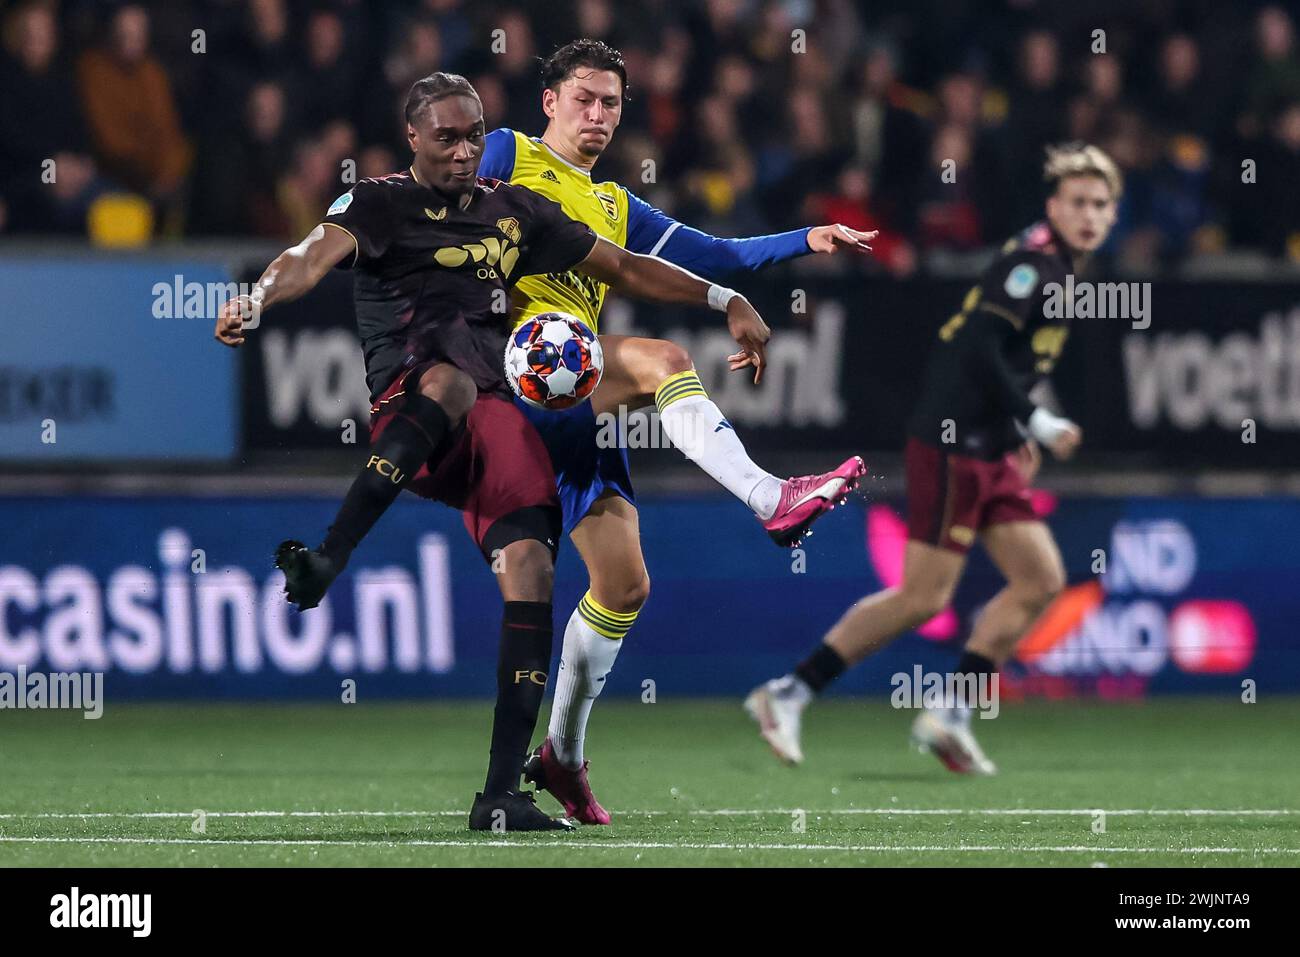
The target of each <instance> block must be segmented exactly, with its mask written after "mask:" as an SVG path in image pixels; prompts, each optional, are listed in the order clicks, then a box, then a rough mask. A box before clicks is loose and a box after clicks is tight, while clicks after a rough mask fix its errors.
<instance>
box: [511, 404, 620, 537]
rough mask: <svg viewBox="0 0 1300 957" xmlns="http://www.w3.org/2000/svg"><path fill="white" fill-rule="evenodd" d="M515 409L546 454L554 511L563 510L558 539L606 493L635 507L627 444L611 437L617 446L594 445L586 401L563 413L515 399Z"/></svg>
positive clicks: (591, 414) (593, 422) (592, 423)
mask: <svg viewBox="0 0 1300 957" xmlns="http://www.w3.org/2000/svg"><path fill="white" fill-rule="evenodd" d="M515 405H516V406H518V407H519V409H520V410H521V411H522V412H523V413H524V415H525V416H527V418H528V421H530V422H532V423H533V425H534V426H535V427H536V429H537V431H538V432H539V433H540V434H541V436H542V442H544V443H545V444H546V449H547V451H548V452H550V453H551V467H552V468H554V469H555V485H556V489H557V491H558V492H559V494H560V507H561V508H562V509H563V510H564V534H566V535H567V534H569V532H571V531H573V528H574V526H575V525H577V524H578V523H579V522H580V521H582V520H583V518H585V517H586V515H587V512H589V511H590V510H591V506H592V504H593V503H595V501H596V499H598V498H600V496H601V495H603V494H604V493H605V492H606V491H612V492H614V493H615V494H617V495H621V496H622V497H623V498H625V499H627V500H628V501H629V502H631V503H632V504H633V505H635V504H636V495H635V493H634V492H633V491H632V476H631V474H630V473H629V471H628V466H627V443H625V442H624V441H623V440H622V436H620V435H617V434H616V433H615V436H614V437H615V438H616V439H617V441H614V442H613V443H610V446H609V447H608V448H601V445H600V443H599V442H598V441H597V436H598V435H599V432H600V429H599V427H598V426H597V424H596V413H595V412H594V411H593V410H592V408H591V402H590V401H587V402H584V403H582V404H581V405H579V406H575V407H574V408H572V409H566V410H565V411H563V412H551V411H549V410H547V409H537V408H534V407H533V406H531V405H529V404H528V403H527V402H525V401H523V400H522V399H519V398H516V399H515Z"/></svg>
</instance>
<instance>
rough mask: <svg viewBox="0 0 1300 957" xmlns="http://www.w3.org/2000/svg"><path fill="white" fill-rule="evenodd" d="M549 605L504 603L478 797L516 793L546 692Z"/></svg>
mask: <svg viewBox="0 0 1300 957" xmlns="http://www.w3.org/2000/svg"><path fill="white" fill-rule="evenodd" d="M553 628H554V625H553V622H552V610H551V603H550V602H540V601H508V602H506V608H505V616H504V618H503V619H502V622H501V653H500V657H499V658H498V659H497V706H496V711H495V712H494V713H493V717H492V755H491V759H490V760H489V762H488V773H487V783H486V784H485V785H483V794H484V795H485V796H487V797H497V796H499V795H501V794H504V793H505V792H506V791H516V790H518V789H519V775H520V774H522V773H523V770H524V759H525V758H526V757H527V751H528V745H529V743H530V742H531V741H532V737H533V731H534V729H535V728H536V727H537V713H538V711H539V710H541V707H542V697H543V695H545V693H546V671H547V669H548V668H549V667H550V666H551V636H552V632H553Z"/></svg>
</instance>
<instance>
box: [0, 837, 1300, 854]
mask: <svg viewBox="0 0 1300 957" xmlns="http://www.w3.org/2000/svg"><path fill="white" fill-rule="evenodd" d="M0 844H149V845H172V844H176V845H224V846H237V847H388V848H397V847H472V848H489V847H490V848H498V847H514V848H519V847H524V848H528V847H580V848H592V849H600V850H626V851H637V850H671V851H848V852H851V853H887V852H904V853H942V854H950V853H972V852H974V853H1013V854H1034V853H1050V854H1300V848H1297V847H1088V846H1087V845H1076V844H1066V845H1003V844H959V845H934V844H753V843H747V844H725V843H669V842H659V841H566V840H546V841H511V840H506V839H504V838H503V839H492V838H488V839H485V840H482V841H453V840H443V841H421V840H414V841H352V840H345V841H326V840H275V839H266V838H249V839H237V838H148V837H4V836H0Z"/></svg>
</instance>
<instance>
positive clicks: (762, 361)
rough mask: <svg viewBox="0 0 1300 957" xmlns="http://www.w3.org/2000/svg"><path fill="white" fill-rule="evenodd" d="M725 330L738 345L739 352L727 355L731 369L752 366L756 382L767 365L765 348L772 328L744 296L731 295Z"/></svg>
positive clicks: (735, 369)
mask: <svg viewBox="0 0 1300 957" xmlns="http://www.w3.org/2000/svg"><path fill="white" fill-rule="evenodd" d="M727 330H728V331H729V332H730V333H731V338H733V339H735V340H736V343H737V344H738V345H739V346H740V351H739V352H737V353H734V354H732V355H729V356H727V362H728V364H729V365H730V367H731V371H732V372H737V371H739V370H741V369H744V368H746V367H748V366H753V367H754V381H755V382H758V381H759V380H760V379H762V378H763V369H764V368H765V367H766V366H767V356H766V353H765V350H766V348H767V340H768V339H771V338H772V330H771V329H769V328H768V325H767V323H766V322H764V321H763V317H762V316H760V315H759V314H758V312H757V311H755V309H754V307H753V306H752V305H750V304H749V300H747V299H746V298H745V297H744V296H733V297H732V298H731V300H730V301H729V302H728V303H727Z"/></svg>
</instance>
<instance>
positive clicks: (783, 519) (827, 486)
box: [763, 455, 867, 548]
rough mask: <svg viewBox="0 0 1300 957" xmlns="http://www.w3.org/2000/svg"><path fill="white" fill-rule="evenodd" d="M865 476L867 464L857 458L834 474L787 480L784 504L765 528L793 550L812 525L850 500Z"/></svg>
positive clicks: (826, 473) (779, 541)
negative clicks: (837, 506) (847, 499)
mask: <svg viewBox="0 0 1300 957" xmlns="http://www.w3.org/2000/svg"><path fill="white" fill-rule="evenodd" d="M866 473H867V466H866V463H865V462H863V461H862V458H861V456H857V455H855V456H853V457H852V458H850V459H846V460H845V461H844V463H843V464H842V465H841V466H840V467H839V468H837V469H836V470H835V471H833V472H823V473H822V474H821V475H800V476H797V477H795V478H791V479H786V480H785V481H784V482H782V483H781V501H780V502H779V503H777V506H776V512H775V513H774V514H773V515H772V517H771V518H769V519H768V520H767V521H766V522H764V523H763V527H764V528H765V529H767V534H768V535H770V536H771V537H772V541H774V542H776V543H777V544H778V545H780V546H781V547H782V548H794V547H795V546H797V545H798V544H799V543H800V542H802V541H803V538H804V536H805V535H807V534H808V530H809V529H810V528H812V524H813V522H815V521H817V519H819V518H821V517H822V516H823V515H825V514H826V513H827V512H829V511H831V510H832V509H833V508H835V506H836V505H839V504H840V503H841V502H843V501H844V500H845V499H846V498H848V497H849V493H850V492H852V491H853V490H854V489H855V488H857V487H858V479H860V478H862V476H863V475H865V474H866Z"/></svg>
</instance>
